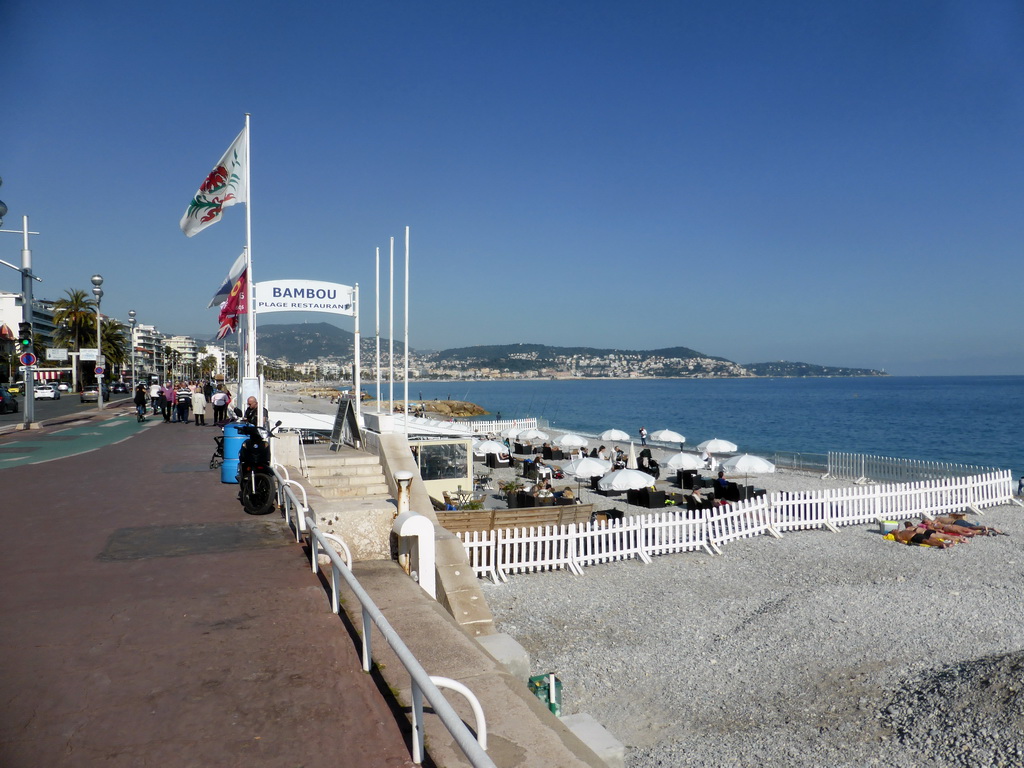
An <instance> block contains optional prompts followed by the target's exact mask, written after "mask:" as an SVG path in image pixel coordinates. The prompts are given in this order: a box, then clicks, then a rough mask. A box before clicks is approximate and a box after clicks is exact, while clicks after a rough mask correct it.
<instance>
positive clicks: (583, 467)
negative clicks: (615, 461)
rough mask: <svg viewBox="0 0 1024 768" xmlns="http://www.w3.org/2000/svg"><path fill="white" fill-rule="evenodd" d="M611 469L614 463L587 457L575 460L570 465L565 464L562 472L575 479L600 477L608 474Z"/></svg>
mask: <svg viewBox="0 0 1024 768" xmlns="http://www.w3.org/2000/svg"><path fill="white" fill-rule="evenodd" d="M611 467H612V463H611V462H610V461H602V460H601V459H592V458H590V457H586V458H583V459H574V460H572V461H570V462H569V463H568V464H563V465H562V471H563V472H565V474H567V475H573V476H574V477H600V476H601V475H604V474H606V473H607V472H608V470H609V469H611Z"/></svg>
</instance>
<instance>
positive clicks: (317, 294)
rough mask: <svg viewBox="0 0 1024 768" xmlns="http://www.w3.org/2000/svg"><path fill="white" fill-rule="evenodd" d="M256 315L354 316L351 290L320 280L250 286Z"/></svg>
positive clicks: (348, 287)
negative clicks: (303, 313) (315, 313)
mask: <svg viewBox="0 0 1024 768" xmlns="http://www.w3.org/2000/svg"><path fill="white" fill-rule="evenodd" d="M253 293H255V294H256V296H255V301H256V313H257V314H259V313H262V312H329V313H331V314H334V315H355V305H354V300H353V291H352V286H349V285H341V284H340V283H325V282H322V281H320V280H268V281H267V282H264V283H256V284H255V285H254V286H253Z"/></svg>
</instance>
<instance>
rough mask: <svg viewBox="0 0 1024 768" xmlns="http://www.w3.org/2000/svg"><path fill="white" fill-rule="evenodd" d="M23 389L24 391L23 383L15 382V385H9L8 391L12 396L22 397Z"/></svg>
mask: <svg viewBox="0 0 1024 768" xmlns="http://www.w3.org/2000/svg"><path fill="white" fill-rule="evenodd" d="M21 389H22V385H21V382H18V381H16V382H14V383H13V384H8V385H7V391H8V392H10V393H11V394H12V395H20V394H21Z"/></svg>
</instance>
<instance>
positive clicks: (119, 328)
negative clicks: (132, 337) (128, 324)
mask: <svg viewBox="0 0 1024 768" xmlns="http://www.w3.org/2000/svg"><path fill="white" fill-rule="evenodd" d="M101 325H102V336H103V356H104V357H105V358H106V361H107V365H108V366H109V367H110V368H111V369H113V368H114V366H117V367H119V368H120V367H124V365H125V363H127V362H128V357H129V355H128V345H129V341H128V337H127V331H128V329H127V328H125V326H124V324H123V323H120V322H118V321H117V320H114V319H113V318H109V317H108V318H106V319H105V320H103V321H102V323H101Z"/></svg>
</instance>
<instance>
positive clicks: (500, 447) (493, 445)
mask: <svg viewBox="0 0 1024 768" xmlns="http://www.w3.org/2000/svg"><path fill="white" fill-rule="evenodd" d="M473 453H482V454H488V453H496V454H498V455H499V456H500V455H502V454H507V453H508V446H507V445H505V444H504V443H499V442H498V441H497V440H484V441H483V442H482V443H477V444H476V445H475V446H473Z"/></svg>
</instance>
